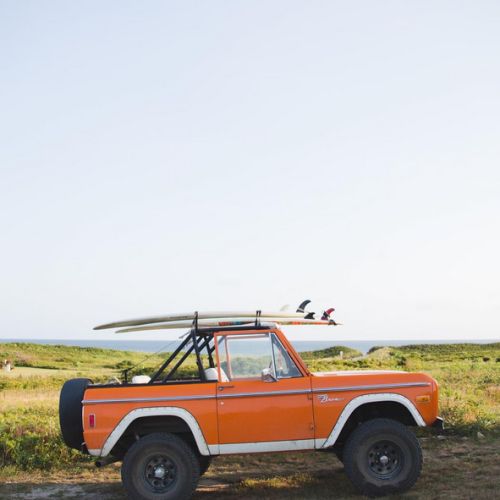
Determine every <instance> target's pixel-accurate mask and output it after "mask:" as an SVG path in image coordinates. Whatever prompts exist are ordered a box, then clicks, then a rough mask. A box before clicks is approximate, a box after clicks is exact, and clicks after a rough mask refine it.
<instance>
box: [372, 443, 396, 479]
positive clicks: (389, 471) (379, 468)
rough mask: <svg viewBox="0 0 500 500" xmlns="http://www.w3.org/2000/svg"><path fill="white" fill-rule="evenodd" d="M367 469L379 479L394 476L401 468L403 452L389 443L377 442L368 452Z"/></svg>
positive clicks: (394, 444)
mask: <svg viewBox="0 0 500 500" xmlns="http://www.w3.org/2000/svg"><path fill="white" fill-rule="evenodd" d="M367 459H368V468H369V469H370V471H371V473H372V474H373V475H374V476H376V477H378V478H379V479H390V478H392V477H394V476H396V475H397V474H398V473H399V471H400V470H401V467H402V466H403V452H402V451H401V448H400V447H399V446H398V445H397V444H396V443H393V442H391V441H386V440H385V441H378V442H376V443H374V444H373V445H372V446H371V448H370V449H369V450H368V456H367Z"/></svg>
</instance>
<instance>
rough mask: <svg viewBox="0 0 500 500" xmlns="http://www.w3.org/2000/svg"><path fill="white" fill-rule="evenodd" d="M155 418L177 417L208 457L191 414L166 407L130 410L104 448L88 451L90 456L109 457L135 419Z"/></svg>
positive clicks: (204, 442)
mask: <svg viewBox="0 0 500 500" xmlns="http://www.w3.org/2000/svg"><path fill="white" fill-rule="evenodd" d="M157 416H169V417H170V416H173V417H179V418H181V419H182V420H184V422H186V424H187V425H188V426H189V428H190V429H191V432H192V433H193V436H194V439H195V441H196V445H197V446H198V450H199V452H200V454H201V455H210V452H209V450H208V446H207V442H206V441H205V437H204V436H203V432H202V431H201V429H200V426H199V425H198V422H197V421H196V419H195V418H194V417H193V415H192V414H191V413H189V412H188V411H187V410H184V409H183V408H177V407H175V406H167V407H163V406H162V407H157V406H155V407H151V408H138V409H136V410H132V411H131V412H129V413H127V414H126V415H125V416H124V417H123V418H122V419H121V420H120V423H119V424H118V425H117V426H116V427H115V428H114V429H113V432H111V434H110V435H109V436H108V438H107V439H106V442H105V443H104V446H103V447H102V449H101V450H99V449H97V450H89V453H90V454H91V455H96V456H101V457H105V456H107V455H109V453H110V451H111V450H112V449H113V446H114V445H115V444H116V443H117V442H118V440H119V439H120V438H121V437H122V435H123V433H124V432H125V430H126V429H127V428H128V426H129V425H130V424H131V423H132V422H133V421H134V420H136V419H138V418H142V417H157Z"/></svg>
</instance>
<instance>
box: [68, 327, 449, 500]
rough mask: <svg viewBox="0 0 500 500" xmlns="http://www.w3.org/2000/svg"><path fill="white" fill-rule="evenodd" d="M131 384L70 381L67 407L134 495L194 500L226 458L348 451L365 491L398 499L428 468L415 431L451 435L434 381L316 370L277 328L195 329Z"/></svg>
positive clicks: (75, 430) (74, 426)
mask: <svg viewBox="0 0 500 500" xmlns="http://www.w3.org/2000/svg"><path fill="white" fill-rule="evenodd" d="M193 356H194V357H195V359H196V367H197V370H196V373H194V374H193V373H190V374H188V375H186V370H183V369H182V367H183V364H184V363H185V362H186V360H187V359H191V360H192V359H193ZM128 378H129V377H127V374H125V377H124V380H123V381H119V380H117V379H115V380H114V381H112V382H111V383H106V384H93V383H92V382H91V381H90V380H88V379H81V378H80V379H73V380H69V381H67V382H66V383H65V384H64V386H63V388H62V390H61V396H60V406H59V411H60V424H61V431H62V435H63V438H64V440H65V442H66V444H67V445H68V446H70V447H72V448H76V449H78V450H80V451H82V452H84V453H88V454H90V455H93V456H95V457H96V458H97V460H96V464H97V465H98V466H103V465H106V464H108V463H111V462H115V461H122V467H121V471H122V481H123V485H124V487H125V490H126V491H127V494H128V496H129V497H130V498H133V499H148V500H149V499H151V500H152V499H187V498H190V497H191V495H192V494H193V492H194V490H195V489H196V486H197V482H198V479H199V477H200V476H201V475H202V474H203V473H204V472H205V471H206V470H207V468H208V467H209V465H210V461H211V459H212V458H213V457H217V456H219V455H229V454H247V453H269V452H273V453H274V452H288V451H292V452H296V451H299V450H318V451H331V452H333V453H334V454H336V455H337V457H338V458H339V459H340V460H341V461H342V462H343V463H344V467H345V472H346V474H347V476H348V477H349V479H350V480H351V482H352V483H353V484H354V486H355V487H356V488H357V489H358V490H359V491H360V492H361V493H363V494H365V495H369V496H380V495H386V494H390V493H398V492H401V491H404V490H407V489H408V488H410V487H411V486H412V485H413V484H414V483H415V481H416V480H417V478H418V476H419V474H420V471H421V467H422V451H421V448H420V445H419V442H418V440H417V438H416V436H415V433H414V432H412V430H411V428H412V427H424V426H434V427H440V428H442V419H440V418H439V417H438V385H437V383H436V381H435V380H434V379H432V378H431V377H429V376H428V375H425V374H422V373H408V372H402V371H371V370H370V371H363V370H359V371H333V372H322V373H314V372H311V371H310V370H309V369H308V368H307V366H306V365H305V364H304V362H303V361H302V359H301V358H300V356H299V355H298V353H297V352H296V351H295V349H294V348H293V347H292V345H291V344H290V342H289V341H288V340H287V338H286V336H285V335H284V333H283V331H282V330H281V329H280V328H279V323H277V322H275V323H266V322H261V321H255V322H254V323H249V324H244V325H241V326H224V327H223V326H199V325H198V324H194V325H193V327H192V328H191V329H190V331H189V333H188V334H187V336H185V337H184V340H183V342H182V343H181V344H180V345H179V347H178V348H177V349H176V350H175V351H174V352H173V353H171V354H170V356H169V357H168V359H166V360H165V362H164V363H163V365H162V366H161V367H159V369H158V370H157V371H156V372H155V373H153V374H150V375H136V376H134V377H132V379H131V380H130V381H129V380H128Z"/></svg>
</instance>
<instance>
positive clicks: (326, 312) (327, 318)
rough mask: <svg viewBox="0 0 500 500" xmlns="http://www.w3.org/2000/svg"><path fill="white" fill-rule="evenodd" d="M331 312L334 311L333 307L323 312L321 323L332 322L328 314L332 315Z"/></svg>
mask: <svg viewBox="0 0 500 500" xmlns="http://www.w3.org/2000/svg"><path fill="white" fill-rule="evenodd" d="M333 311H335V309H334V308H333V307H330V309H327V310H326V311H323V316H321V319H322V320H323V321H333V320H331V319H330V314H332V312H333Z"/></svg>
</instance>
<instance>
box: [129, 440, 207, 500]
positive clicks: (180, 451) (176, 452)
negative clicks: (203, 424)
mask: <svg viewBox="0 0 500 500" xmlns="http://www.w3.org/2000/svg"><path fill="white" fill-rule="evenodd" d="M121 472H122V482H123V486H124V487H125V490H126V491H127V494H128V497H129V498H131V499H133V500H159V499H161V500H173V499H176V500H185V499H188V498H191V495H192V494H193V492H194V490H195V489H196V485H197V484H198V478H199V476H200V465H199V462H198V457H197V456H196V454H195V452H194V451H193V449H192V448H191V447H190V446H189V445H188V444H187V443H186V442H185V441H184V440H183V439H181V438H180V437H178V436H176V435H175V434H168V433H160V432H155V433H153V434H148V435H147V436H144V437H143V438H141V439H139V440H138V441H136V442H135V443H134V444H133V445H132V446H131V447H130V448H129V450H128V451H127V453H126V454H125V458H124V459H123V464H122V469H121Z"/></svg>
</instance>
